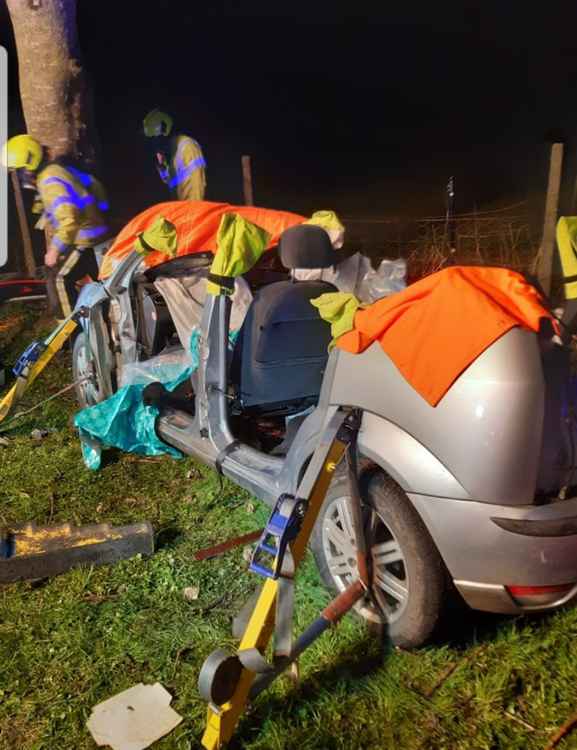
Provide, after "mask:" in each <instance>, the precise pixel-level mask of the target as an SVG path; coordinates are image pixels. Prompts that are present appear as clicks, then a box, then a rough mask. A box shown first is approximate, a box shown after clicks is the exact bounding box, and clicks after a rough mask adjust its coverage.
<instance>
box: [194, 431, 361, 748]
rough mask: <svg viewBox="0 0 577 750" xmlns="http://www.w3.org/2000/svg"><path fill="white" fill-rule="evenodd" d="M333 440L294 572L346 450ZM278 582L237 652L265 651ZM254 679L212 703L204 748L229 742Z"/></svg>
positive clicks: (268, 586) (296, 547) (268, 585)
mask: <svg viewBox="0 0 577 750" xmlns="http://www.w3.org/2000/svg"><path fill="white" fill-rule="evenodd" d="M330 439H331V443H332V444H331V446H330V449H329V451H328V455H327V457H326V459H325V461H324V463H323V465H322V468H321V470H320V472H319V474H318V476H317V479H316V481H315V483H314V486H313V489H312V492H311V494H310V498H309V503H308V507H307V511H306V514H305V516H304V518H303V521H302V525H301V528H300V531H299V533H298V536H297V537H296V539H295V540H294V542H292V544H291V545H290V547H291V552H292V556H293V560H294V567H295V571H296V569H297V567H298V565H299V563H300V562H301V561H302V559H303V557H304V554H305V551H306V547H307V544H308V541H309V538H310V535H311V533H312V530H313V527H314V525H315V521H316V520H317V517H318V514H319V512H320V510H321V506H322V504H323V500H324V499H325V495H326V493H327V490H328V488H329V485H330V483H331V480H332V477H333V473H334V471H335V469H336V466H337V464H338V463H339V461H340V459H341V457H342V455H343V453H344V451H345V449H346V445H345V444H344V443H342V442H341V441H340V440H338V439H337V438H334V439H333V438H332V437H331V438H330ZM311 463H312V462H311ZM305 477H306V474H305ZM279 583H280V581H279V579H276V580H275V579H272V578H268V579H267V580H266V582H265V584H264V586H263V588H262V590H261V593H260V596H259V598H258V601H257V603H256V606H255V608H254V610H253V613H252V615H251V617H250V620H249V622H248V624H247V627H246V630H245V631H244V635H243V637H242V639H241V642H240V646H239V649H238V650H239V652H240V651H244V650H249V649H258V650H259V651H261V652H264V650H265V649H266V647H267V645H268V642H269V640H270V638H271V635H272V632H273V628H274V620H275V607H276V597H277V592H278V587H279ZM255 677H256V673H255V672H252V671H250V670H249V669H246V668H245V667H243V669H242V671H241V673H240V677H239V679H238V682H237V685H236V689H235V691H234V694H233V696H232V697H231V698H230V700H229V701H228V702H226V703H224V704H223V705H222V706H216V705H214V704H212V703H209V706H208V712H207V723H206V729H205V732H204V735H203V737H202V745H203V747H204V748H206V750H220V748H222V747H224V745H226V744H227V743H228V742H229V741H230V739H231V737H232V735H233V733H234V730H235V728H236V725H237V723H238V721H239V719H240V716H241V715H242V712H243V711H244V708H245V706H246V704H247V701H248V699H249V694H250V690H251V687H252V684H253V682H254V679H255Z"/></svg>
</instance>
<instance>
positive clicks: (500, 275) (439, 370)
mask: <svg viewBox="0 0 577 750" xmlns="http://www.w3.org/2000/svg"><path fill="white" fill-rule="evenodd" d="M541 318H549V319H551V320H552V321H553V325H554V328H555V330H556V331H557V333H559V331H558V324H557V321H554V319H553V318H552V316H551V314H550V313H549V312H548V311H547V310H546V309H545V308H544V307H543V303H542V299H541V297H540V295H539V293H538V292H537V290H536V289H535V288H534V287H533V286H531V285H530V284H528V283H527V282H526V281H525V279H524V278H523V276H521V274H519V273H516V272H515V271H509V270H507V269H502V268H481V267H463V266H455V267H452V268H447V269H444V270H442V271H438V272H437V273H434V274H431V275H430V276H427V277H426V278H424V279H422V280H421V281H417V282H416V283H415V284H411V286H409V287H407V288H406V289H404V290H403V291H402V292H397V293H396V294H393V295H391V296H390V297H385V298H384V299H381V300H378V301H377V302H375V303H373V304H372V305H371V306H370V307H367V308H366V309H364V310H359V311H358V312H357V313H356V315H355V321H354V326H355V327H354V329H353V330H352V331H349V332H348V333H345V334H343V335H342V336H340V337H339V338H338V340H337V346H338V347H339V348H340V349H344V350H345V351H347V352H351V353H352V354H358V353H359V352H363V351H364V350H365V349H367V347H369V346H370V345H371V344H372V343H373V342H375V341H379V343H380V345H381V346H382V348H383V350H384V351H385V353H386V354H388V356H389V357H390V358H391V359H392V361H393V362H394V363H395V365H396V366H397V367H398V369H399V370H400V372H401V373H402V374H403V376H404V377H405V378H406V379H407V380H408V382H409V383H410V384H411V385H412V386H413V388H414V389H415V390H416V391H417V392H418V393H420V394H421V396H422V397H423V398H424V399H425V400H426V401H428V402H429V404H431V406H436V405H437V404H438V403H439V401H440V400H441V399H442V398H443V396H444V395H445V393H446V392H447V391H448V390H449V388H450V387H451V385H452V384H453V383H454V381H455V380H456V379H457V378H458V377H459V375H460V374H461V373H462V372H463V371H464V370H465V369H466V368H467V367H468V366H469V365H470V364H471V363H472V362H473V361H474V360H475V359H476V358H477V357H478V356H479V355H480V354H481V353H482V352H483V351H485V349H487V347H489V346H490V345H491V344H492V343H493V342H494V341H496V340H497V339H498V338H499V337H500V336H502V335H503V334H504V333H506V332H507V331H508V330H510V329H511V328H513V326H517V325H520V326H523V327H524V328H528V329H530V330H532V331H538V330H539V323H540V320H541Z"/></svg>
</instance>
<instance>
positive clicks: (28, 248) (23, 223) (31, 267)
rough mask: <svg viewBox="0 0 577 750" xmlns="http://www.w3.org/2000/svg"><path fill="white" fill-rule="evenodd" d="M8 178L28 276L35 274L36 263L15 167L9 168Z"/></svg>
mask: <svg viewBox="0 0 577 750" xmlns="http://www.w3.org/2000/svg"><path fill="white" fill-rule="evenodd" d="M10 179H11V180H12V189H13V190H14V200H15V201H16V210H17V212H18V222H19V224H20V232H21V234H22V245H23V247H24V265H25V267H26V273H27V274H28V275H29V276H34V275H35V274H36V263H35V261H34V251H33V250H32V237H31V236H30V227H29V226H28V220H27V219H26V209H25V208H24V199H23V198H22V188H21V186H20V180H19V179H18V172H17V171H16V170H15V169H12V170H10Z"/></svg>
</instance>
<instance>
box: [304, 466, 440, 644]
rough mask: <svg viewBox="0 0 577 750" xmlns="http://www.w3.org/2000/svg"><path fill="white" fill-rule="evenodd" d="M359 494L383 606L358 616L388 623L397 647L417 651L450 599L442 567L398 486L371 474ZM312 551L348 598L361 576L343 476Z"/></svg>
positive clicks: (324, 574) (327, 578) (366, 607)
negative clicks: (348, 587) (346, 590)
mask: <svg viewBox="0 0 577 750" xmlns="http://www.w3.org/2000/svg"><path fill="white" fill-rule="evenodd" d="M361 489H362V496H363V501H364V506H363V517H364V522H365V529H366V534H367V539H368V541H369V544H370V548H371V557H372V565H373V577H374V583H375V585H374V588H373V595H374V598H375V600H376V603H377V605H378V606H375V605H374V604H367V603H365V602H363V603H360V604H359V605H358V606H357V612H358V614H359V615H360V616H361V617H362V618H363V619H365V620H366V621H367V622H369V623H371V624H376V623H379V622H383V621H384V622H385V623H386V628H387V635H388V637H389V638H390V639H391V640H392V642H393V643H394V644H395V645H398V646H402V647H404V648H417V647H418V646H422V645H423V644H424V643H426V642H427V641H428V640H429V639H430V638H431V636H432V635H433V633H434V631H435V629H436V626H437V624H438V623H439V621H440V619H441V616H442V613H443V610H444V608H445V605H446V603H447V600H448V578H447V573H446V570H445V567H444V564H443V561H442V560H441V557H440V555H439V553H438V551H437V548H436V547H435V544H434V542H433V540H432V539H431V537H430V535H429V533H428V531H427V529H426V528H425V525H424V524H423V522H422V520H421V518H420V516H419V515H418V513H417V511H416V510H415V509H414V508H413V506H412V505H411V502H410V500H409V498H408V497H407V496H406V495H405V493H404V492H403V490H402V489H401V488H400V487H399V485H398V484H396V482H394V481H393V480H392V479H391V478H390V477H388V476H386V475H385V474H384V473H383V472H382V471H380V470H375V469H370V470H368V471H366V472H365V474H364V475H363V477H362V480H361ZM312 549H313V553H314V556H315V559H316V562H317V566H318V568H319V572H320V575H321V578H322V580H323V581H324V583H325V584H326V585H327V586H328V587H329V588H330V589H332V590H333V591H336V592H340V591H343V590H344V589H345V588H346V587H347V586H348V585H349V584H350V583H352V581H353V580H354V579H355V578H356V577H357V571H356V559H355V556H356V545H355V543H354V534H353V527H352V522H351V517H350V509H349V489H348V480H347V477H346V473H345V472H342V471H339V473H338V474H337V475H336V476H335V479H334V480H333V482H332V484H331V486H330V488H329V491H328V493H327V497H326V499H325V503H324V505H323V508H322V510H321V514H320V516H319V520H318V522H317V524H316V526H315V529H314V532H313V537H312Z"/></svg>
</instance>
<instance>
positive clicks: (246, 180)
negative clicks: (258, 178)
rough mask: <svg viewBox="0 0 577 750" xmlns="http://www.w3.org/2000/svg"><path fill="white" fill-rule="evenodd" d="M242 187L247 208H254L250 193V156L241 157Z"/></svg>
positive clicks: (252, 197) (251, 193)
mask: <svg viewBox="0 0 577 750" xmlns="http://www.w3.org/2000/svg"><path fill="white" fill-rule="evenodd" d="M241 163H242V186H243V192H244V202H245V205H247V206H254V196H253V192H252V169H251V164H250V156H242V157H241Z"/></svg>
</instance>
